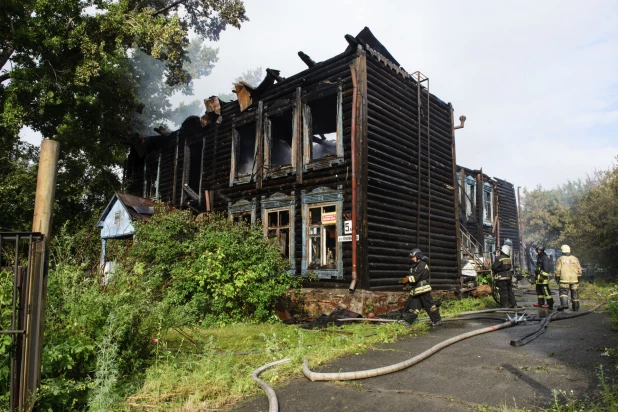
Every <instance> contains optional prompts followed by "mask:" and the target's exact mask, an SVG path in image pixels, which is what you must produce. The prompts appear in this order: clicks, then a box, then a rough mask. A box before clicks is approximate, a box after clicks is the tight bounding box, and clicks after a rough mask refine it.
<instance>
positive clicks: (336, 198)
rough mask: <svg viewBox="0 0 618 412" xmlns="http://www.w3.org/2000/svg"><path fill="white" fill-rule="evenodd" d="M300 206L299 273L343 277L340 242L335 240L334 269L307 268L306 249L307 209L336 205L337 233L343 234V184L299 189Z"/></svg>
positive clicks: (308, 245)
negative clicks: (300, 255)
mask: <svg viewBox="0 0 618 412" xmlns="http://www.w3.org/2000/svg"><path fill="white" fill-rule="evenodd" d="M301 204H302V205H301V207H302V231H303V232H302V239H303V241H302V242H303V243H302V245H303V248H302V250H303V253H302V260H301V275H302V276H308V275H309V273H312V274H315V275H316V276H317V277H318V278H319V279H338V280H341V279H343V247H342V242H339V241H337V268H336V269H309V268H308V266H309V265H308V258H309V254H308V250H309V247H310V242H309V239H310V236H309V226H310V225H309V209H310V208H312V207H318V206H328V205H335V206H336V207H337V223H336V227H337V235H341V234H343V186H341V185H340V186H337V189H330V188H327V187H318V188H316V189H314V190H313V191H311V192H307V191H305V190H303V191H301Z"/></svg>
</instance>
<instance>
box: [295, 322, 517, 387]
mask: <svg viewBox="0 0 618 412" xmlns="http://www.w3.org/2000/svg"><path fill="white" fill-rule="evenodd" d="M518 322H519V319H518V318H517V317H515V318H514V319H511V318H509V320H508V321H507V322H504V323H501V324H498V325H494V326H489V327H486V328H481V329H476V330H473V331H470V332H466V333H463V334H461V335H458V336H455V337H452V338H450V339H447V340H445V341H443V342H440V343H438V344H437V345H435V346H433V347H431V348H429V349H427V350H426V351H424V352H422V353H421V354H419V355H416V356H414V357H413V358H410V359H408V360H405V361H403V362H399V363H396V364H394V365H389V366H383V367H381V368H376V369H368V370H364V371H356V372H333V373H324V372H313V371H311V370H310V369H309V362H308V361H307V359H304V361H303V373H304V374H305V376H306V377H307V378H308V379H309V380H311V381H312V382H315V381H347V380H354V379H365V378H372V377H375V376H380V375H386V374H388V373H393V372H397V371H400V370H403V369H406V368H409V367H410V366H412V365H416V364H417V363H419V362H421V361H423V360H425V359H427V358H428V357H430V356H431V355H433V354H435V353H437V352H439V351H440V350H442V349H444V348H446V347H447V346H450V345H452V344H454V343H457V342H460V341H462V340H464V339H468V338H471V337H473V336H477V335H481V334H483V333H487V332H494V331H496V330H500V329H504V328H509V327H511V326H514V325H516V324H517V323H518Z"/></svg>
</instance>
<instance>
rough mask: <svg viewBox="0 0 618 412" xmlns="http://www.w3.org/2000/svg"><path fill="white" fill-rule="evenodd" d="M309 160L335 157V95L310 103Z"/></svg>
mask: <svg viewBox="0 0 618 412" xmlns="http://www.w3.org/2000/svg"><path fill="white" fill-rule="evenodd" d="M307 106H308V107H309V112H310V114H311V115H310V116H311V118H310V127H311V129H310V132H309V134H310V136H311V160H318V159H322V158H323V157H326V156H336V155H337V95H336V94H333V95H330V96H327V97H323V98H321V99H318V100H314V101H313V102H310V103H309V104H308V105H307Z"/></svg>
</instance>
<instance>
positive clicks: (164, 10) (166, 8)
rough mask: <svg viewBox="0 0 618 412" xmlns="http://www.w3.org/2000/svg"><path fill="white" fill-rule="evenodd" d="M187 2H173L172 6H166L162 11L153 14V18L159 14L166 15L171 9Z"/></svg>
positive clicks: (182, 0)
mask: <svg viewBox="0 0 618 412" xmlns="http://www.w3.org/2000/svg"><path fill="white" fill-rule="evenodd" d="M186 1H187V0H177V1H175V2H173V3H172V4H170V5H169V6H165V7H163V8H162V9H161V10H157V11H155V12H154V13H153V16H156V15H158V14H162V13H165V12H166V11H168V10H169V9H173V8H174V7H176V6H179V5H181V4H182V3H184V2H186Z"/></svg>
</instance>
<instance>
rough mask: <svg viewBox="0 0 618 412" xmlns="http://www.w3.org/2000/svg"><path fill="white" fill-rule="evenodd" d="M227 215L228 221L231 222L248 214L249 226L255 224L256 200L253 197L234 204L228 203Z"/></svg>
mask: <svg viewBox="0 0 618 412" xmlns="http://www.w3.org/2000/svg"><path fill="white" fill-rule="evenodd" d="M227 213H228V217H229V219H230V220H233V219H234V217H236V216H239V215H246V214H249V213H250V214H251V224H252V225H253V224H255V218H256V213H257V200H256V198H255V197H254V198H253V199H251V200H245V199H241V200H238V201H236V202H235V203H234V204H232V202H228V204H227Z"/></svg>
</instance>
